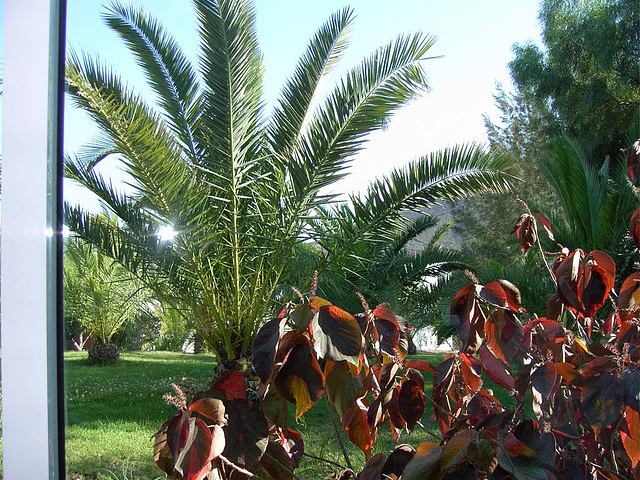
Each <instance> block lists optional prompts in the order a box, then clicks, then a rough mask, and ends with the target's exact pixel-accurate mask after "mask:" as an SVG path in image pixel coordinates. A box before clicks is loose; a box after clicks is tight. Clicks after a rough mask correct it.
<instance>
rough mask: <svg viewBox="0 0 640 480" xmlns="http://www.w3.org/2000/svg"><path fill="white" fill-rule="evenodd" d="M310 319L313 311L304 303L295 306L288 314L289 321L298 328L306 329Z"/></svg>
mask: <svg viewBox="0 0 640 480" xmlns="http://www.w3.org/2000/svg"><path fill="white" fill-rule="evenodd" d="M311 320H313V312H312V311H311V307H310V306H309V305H308V304H306V303H303V304H301V305H298V306H296V308H294V309H293V311H292V312H291V313H290V314H289V321H290V322H291V323H293V325H294V326H295V327H296V328H297V329H299V330H306V329H307V328H308V327H309V323H310V322H311Z"/></svg>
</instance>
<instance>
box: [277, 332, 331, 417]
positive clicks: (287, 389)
mask: <svg viewBox="0 0 640 480" xmlns="http://www.w3.org/2000/svg"><path fill="white" fill-rule="evenodd" d="M276 364H278V365H279V367H278V368H277V372H274V373H275V377H274V380H273V384H274V385H275V387H276V388H277V389H278V392H279V393H280V395H282V396H283V397H284V398H285V399H286V400H288V401H289V402H291V403H294V404H295V405H296V420H298V419H299V418H300V417H301V416H302V415H303V414H304V413H305V412H306V411H307V410H309V409H310V408H311V407H312V406H313V404H314V403H316V402H317V401H318V399H319V398H320V397H321V396H322V393H323V392H324V386H325V378H324V374H323V373H322V370H320V365H318V361H317V360H316V358H315V356H314V355H313V347H312V346H311V343H310V342H309V339H308V338H307V337H306V336H305V335H303V334H302V333H300V332H297V331H292V332H289V333H287V334H285V336H284V337H282V340H281V342H280V347H279V349H278V352H277V354H276Z"/></svg>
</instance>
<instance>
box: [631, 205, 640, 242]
mask: <svg viewBox="0 0 640 480" xmlns="http://www.w3.org/2000/svg"><path fill="white" fill-rule="evenodd" d="M629 234H630V235H631V239H632V240H633V244H634V245H635V246H636V248H640V208H639V209H638V210H636V211H635V212H633V215H631V221H630V222H629Z"/></svg>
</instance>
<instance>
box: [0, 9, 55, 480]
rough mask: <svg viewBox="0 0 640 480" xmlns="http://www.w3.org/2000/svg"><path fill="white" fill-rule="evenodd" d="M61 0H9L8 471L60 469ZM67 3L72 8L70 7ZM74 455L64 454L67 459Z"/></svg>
mask: <svg viewBox="0 0 640 480" xmlns="http://www.w3.org/2000/svg"><path fill="white" fill-rule="evenodd" d="M61 6H64V4H63V3H62V2H60V1H59V0H5V17H4V87H3V102H4V105H3V122H2V142H3V145H2V270H1V281H2V422H3V423H2V437H3V438H2V442H3V467H4V478H6V479H18V478H20V479H33V480H36V479H56V478H59V476H58V475H59V469H60V465H61V463H60V462H59V453H58V452H59V450H58V448H59V445H58V444H59V442H58V435H59V432H60V428H59V425H58V418H59V415H58V393H57V391H58V389H57V383H58V381H57V379H58V370H57V340H56V337H57V335H56V332H57V326H56V310H57V307H56V299H57V286H56V278H57V274H56V271H57V261H56V259H57V255H56V249H57V242H58V240H59V237H60V235H58V234H53V232H56V231H57V230H58V225H57V220H56V218H57V207H56V205H57V197H58V187H57V182H56V176H57V171H56V170H57V167H56V164H57V160H56V159H57V156H58V147H59V145H58V138H59V135H58V111H59V105H60V104H59V90H58V87H59V81H58V80H59V79H58V75H59V68H58V67H59V45H60V31H61V27H60V25H61V24H60V15H61ZM62 10H63V8H62ZM63 463H64V462H62V464H63Z"/></svg>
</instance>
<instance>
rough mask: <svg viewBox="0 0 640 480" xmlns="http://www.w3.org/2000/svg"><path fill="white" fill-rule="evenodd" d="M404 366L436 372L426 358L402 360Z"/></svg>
mask: <svg viewBox="0 0 640 480" xmlns="http://www.w3.org/2000/svg"><path fill="white" fill-rule="evenodd" d="M404 366H405V367H406V368H415V369H416V370H421V371H423V372H429V373H438V369H437V368H436V367H434V366H433V365H431V364H430V363H429V362H427V361H426V360H418V359H413V360H407V361H406V362H404Z"/></svg>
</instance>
